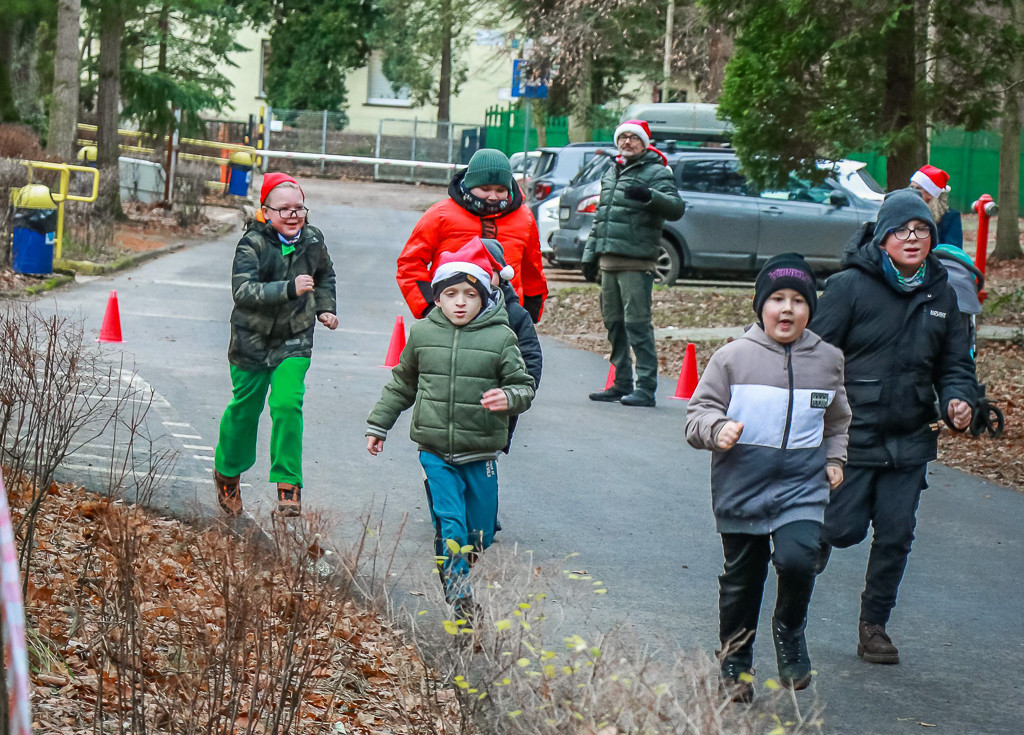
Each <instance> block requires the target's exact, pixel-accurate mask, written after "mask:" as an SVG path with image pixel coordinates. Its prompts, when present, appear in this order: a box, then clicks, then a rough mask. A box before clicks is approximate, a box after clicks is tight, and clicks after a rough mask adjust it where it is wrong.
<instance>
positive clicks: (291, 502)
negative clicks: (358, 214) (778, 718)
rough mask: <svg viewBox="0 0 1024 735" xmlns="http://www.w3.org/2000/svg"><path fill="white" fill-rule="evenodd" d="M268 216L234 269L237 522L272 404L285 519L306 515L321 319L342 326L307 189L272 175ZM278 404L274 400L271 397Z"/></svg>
mask: <svg viewBox="0 0 1024 735" xmlns="http://www.w3.org/2000/svg"><path fill="white" fill-rule="evenodd" d="M260 204H261V205H262V207H261V213H262V215H263V218H264V220H265V221H263V222H259V221H254V222H252V223H250V224H249V225H248V226H247V227H246V230H245V234H244V235H242V239H241V240H240V241H239V242H238V246H237V247H236V248H235V259H234V262H233V263H232V264H231V292H232V296H233V297H234V302H235V308H234V309H233V310H232V312H231V341H230V343H229V344H228V362H229V363H230V364H231V365H230V367H231V385H232V398H231V402H230V403H229V404H228V407H227V408H226V409H225V410H224V416H223V417H222V418H221V422H220V436H219V438H218V441H217V452H216V456H215V458H214V470H213V479H214V482H215V483H216V485H217V501H218V502H219V503H220V507H221V508H222V509H223V510H224V512H225V513H227V514H228V515H238V514H239V513H241V512H242V494H241V490H240V489H239V481H240V479H241V474H242V473H243V472H245V471H246V470H248V469H249V468H250V467H252V466H253V464H254V463H255V462H256V434H257V428H258V426H259V420H260V414H262V413H263V407H264V405H265V404H266V403H269V404H270V420H271V422H272V424H273V428H272V429H271V432H270V481H271V482H275V483H277V498H278V512H279V513H280V514H281V515H283V516H297V515H299V513H300V511H301V505H300V504H301V496H300V494H301V492H302V399H303V395H304V394H305V392H306V386H305V379H306V371H307V370H309V360H310V357H311V355H312V353H313V327H314V326H315V324H316V323H317V322H319V323H320V324H322V325H323V326H325V327H327V328H328V329H336V328H337V326H338V317H337V316H335V310H336V308H337V305H336V295H335V277H334V265H333V264H332V262H331V256H330V254H329V253H328V252H327V244H326V243H325V242H324V236H323V233H322V232H320V230H318V229H317V228H315V227H313V226H311V225H310V224H309V223H308V222H307V221H306V214H307V212H308V211H309V210H308V209H306V203H305V196H304V195H303V193H302V189H301V188H300V187H299V184H298V182H296V181H295V179H293V178H292V177H291V176H288V175H287V174H282V173H269V174H267V175H266V176H264V177H263V187H262V188H261V190H260ZM268 391H269V393H270V399H269V401H268V400H267V393H268Z"/></svg>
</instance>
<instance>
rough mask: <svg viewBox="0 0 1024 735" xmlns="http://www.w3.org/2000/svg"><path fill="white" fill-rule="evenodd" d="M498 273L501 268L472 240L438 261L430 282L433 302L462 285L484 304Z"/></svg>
mask: <svg viewBox="0 0 1024 735" xmlns="http://www.w3.org/2000/svg"><path fill="white" fill-rule="evenodd" d="M506 267H508V266H506ZM501 269H502V266H501V264H500V263H499V262H498V261H496V260H495V259H494V256H493V255H491V254H490V252H489V251H488V250H487V248H486V247H484V244H483V242H482V241H481V240H480V238H479V237H474V238H473V239H472V240H470V241H469V242H467V243H466V244H465V245H463V246H462V247H461V248H459V249H458V250H455V251H452V252H445V253H441V256H440V257H439V258H438V259H437V267H436V268H434V275H433V277H432V278H431V279H430V285H431V286H432V287H433V290H434V299H435V300H436V299H437V298H438V297H439V296H440V295H441V292H442V291H444V290H445V289H446V288H448V287H449V286H454V285H455V284H456V283H462V282H463V281H465V282H466V283H469V284H470V285H471V286H473V287H474V288H475V289H476V290H477V291H479V292H480V297H481V298H482V299H484V300H486V299H487V298H488V297H489V296H490V295H491V273H493V272H494V271H501Z"/></svg>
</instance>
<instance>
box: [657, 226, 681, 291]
mask: <svg viewBox="0 0 1024 735" xmlns="http://www.w3.org/2000/svg"><path fill="white" fill-rule="evenodd" d="M682 267H683V262H682V258H680V257H679V251H678V250H676V246H675V245H674V244H672V242H670V241H669V240H667V239H666V238H664V237H663V238H661V248H660V250H659V252H658V264H657V266H655V271H656V273H657V277H656V278H655V279H654V282H655V283H657V284H659V285H661V286H671V285H672V284H673V283H675V282H676V279H677V278H679V271H680V270H681V269H682Z"/></svg>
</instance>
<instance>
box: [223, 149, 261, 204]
mask: <svg viewBox="0 0 1024 735" xmlns="http://www.w3.org/2000/svg"><path fill="white" fill-rule="evenodd" d="M254 163H255V161H254V160H253V155H252V154H251V153H248V152H247V151H235V152H234V153H232V154H231V156H230V157H229V158H228V166H229V168H230V169H231V174H230V176H229V177H228V194H233V195H234V196H237V197H247V196H249V184H250V183H251V182H252V167H253V164H254Z"/></svg>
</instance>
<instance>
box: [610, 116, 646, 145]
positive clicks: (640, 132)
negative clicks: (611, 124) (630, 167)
mask: <svg viewBox="0 0 1024 735" xmlns="http://www.w3.org/2000/svg"><path fill="white" fill-rule="evenodd" d="M623 133H632V134H633V135H635V136H636V137H638V138H639V139H640V140H641V142H643V144H644V148H646V147H647V146H649V145H650V144H651V128H650V127H649V126H648V125H647V121H646V120H626V121H625V122H623V123H620V124H619V127H617V128H615V135H614V136H612V140H614V141H615V143H616V144H618V142H619V136H620V135H622V134H623Z"/></svg>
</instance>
